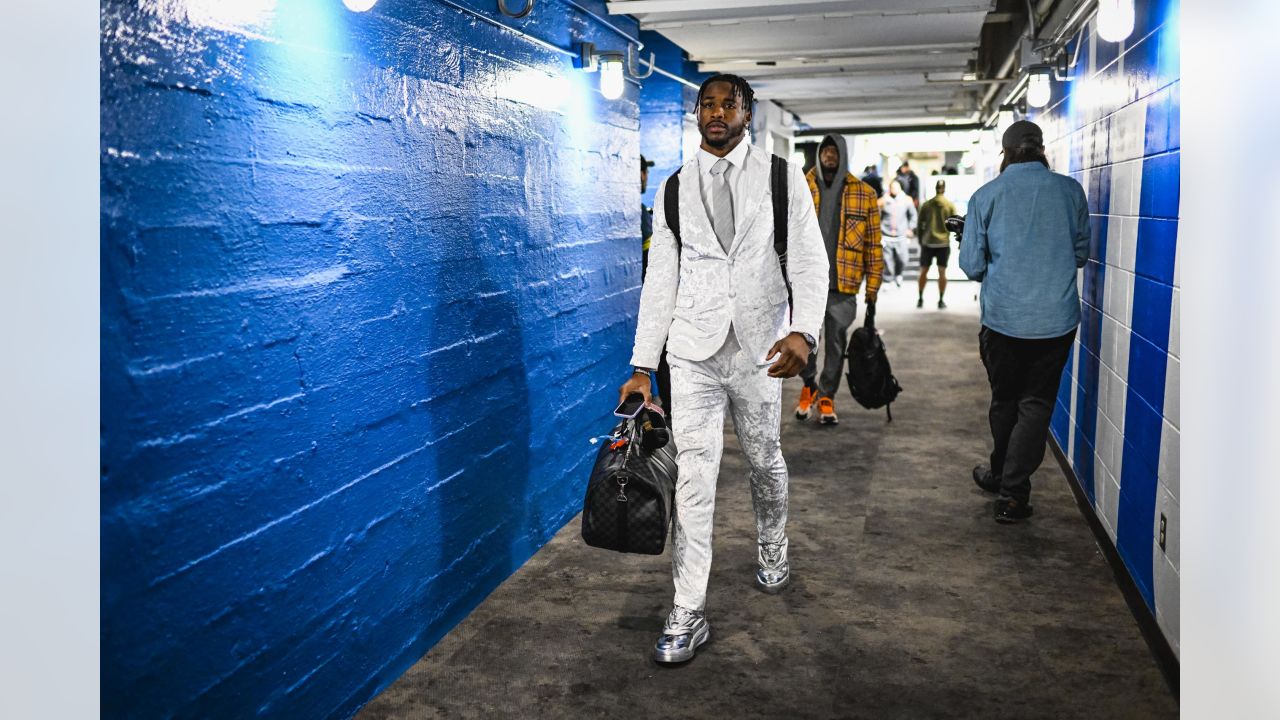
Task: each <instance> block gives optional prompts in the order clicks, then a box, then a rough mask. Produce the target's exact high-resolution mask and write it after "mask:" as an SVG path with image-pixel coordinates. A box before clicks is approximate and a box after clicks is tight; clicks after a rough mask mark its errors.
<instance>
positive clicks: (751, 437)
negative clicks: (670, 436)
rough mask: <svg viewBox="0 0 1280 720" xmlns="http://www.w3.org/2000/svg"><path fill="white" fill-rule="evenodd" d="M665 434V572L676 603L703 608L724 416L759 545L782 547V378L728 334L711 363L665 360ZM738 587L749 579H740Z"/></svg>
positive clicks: (784, 509)
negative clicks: (670, 505) (670, 511)
mask: <svg viewBox="0 0 1280 720" xmlns="http://www.w3.org/2000/svg"><path fill="white" fill-rule="evenodd" d="M670 363H671V396H672V397H671V399H672V419H673V422H674V425H673V427H672V431H673V432H674V435H675V443H676V447H677V448H678V449H679V453H678V454H677V455H676V464H677V465H678V467H679V476H678V478H677V480H676V516H675V533H674V537H673V542H672V549H671V574H672V577H673V579H674V581H675V604H676V605H679V606H681V607H685V608H688V609H690V610H703V609H704V606H705V604H706V600H707V579H708V577H709V576H710V574H711V528H712V521H713V517H714V514H715V500H716V479H717V478H718V477H719V475H720V456H721V453H722V452H723V450H724V418H725V411H726V410H728V411H729V412H732V413H733V424H734V429H735V431H736V432H737V435H738V443H739V444H740V445H741V446H742V450H743V453H744V454H745V455H746V458H747V463H748V464H749V465H750V467H751V501H752V506H753V507H754V508H755V515H756V531H757V533H758V540H759V542H761V543H769V544H781V547H782V552H783V553H784V555H785V552H786V547H787V537H786V526H787V465H786V462H785V461H784V460H783V459H782V447H781V445H780V443H779V441H778V437H779V435H778V432H779V427H778V425H779V422H780V419H781V417H782V380H781V379H779V378H771V377H769V375H768V373H766V372H765V371H764V369H763V368H761V367H760V366H759V365H757V364H756V363H755V361H754V359H753V358H752V357H750V356H749V355H747V354H746V353H745V352H744V351H743V349H742V348H741V347H740V346H739V344H738V340H737V337H736V334H735V333H734V332H733V331H732V330H730V331H729V333H728V335H727V336H726V337H725V341H724V344H723V345H722V346H721V348H720V349H719V350H718V351H717V352H715V353H714V354H713V355H712V356H711V357H709V358H707V359H705V360H700V361H691V360H682V359H680V358H678V357H672V358H670ZM742 582H743V584H744V586H746V584H747V583H749V582H751V578H750V577H749V576H748V577H744V578H743V579H742Z"/></svg>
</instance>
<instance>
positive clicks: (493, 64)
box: [101, 0, 640, 718]
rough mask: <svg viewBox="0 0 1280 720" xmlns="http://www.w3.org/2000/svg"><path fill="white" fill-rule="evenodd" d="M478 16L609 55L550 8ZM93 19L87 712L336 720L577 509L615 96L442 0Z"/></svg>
mask: <svg viewBox="0 0 1280 720" xmlns="http://www.w3.org/2000/svg"><path fill="white" fill-rule="evenodd" d="M461 1H463V2H466V0H461ZM579 2H582V3H585V4H586V5H587V6H588V7H590V8H591V9H593V10H594V11H595V12H597V13H599V14H602V15H603V14H604V4H603V2H600V1H599V0H579ZM517 4H518V3H517ZM469 5H470V7H472V8H473V9H475V10H476V11H477V12H480V13H482V14H485V15H487V16H491V17H493V18H495V19H499V18H500V16H499V15H498V14H497V12H496V11H495V10H494V7H493V5H492V4H490V3H470V4H469ZM499 22H504V23H508V24H510V25H512V26H515V27H519V28H521V29H523V30H525V31H527V32H529V33H531V34H533V35H535V36H537V37H540V38H542V39H544V40H546V41H547V42H550V43H553V44H555V45H557V46H559V47H561V48H569V47H572V46H573V43H574V42H576V41H579V40H587V41H593V42H595V43H596V44H597V45H598V46H600V47H602V48H606V47H607V48H613V47H617V48H622V47H624V41H623V40H622V39H621V38H620V37H619V36H618V35H617V34H615V33H614V32H613V31H611V30H609V29H607V28H605V27H603V26H602V25H600V24H599V23H598V22H597V21H595V20H593V19H591V18H589V17H587V16H585V15H584V14H582V13H580V12H577V11H575V10H572V9H571V8H570V7H569V6H568V5H566V4H563V3H559V2H556V1H555V0H547V1H545V2H539V3H538V6H537V9H536V10H535V12H534V13H533V14H532V15H530V16H529V17H528V18H526V19H524V20H510V19H506V18H501V19H499ZM611 22H613V23H614V24H616V25H618V26H619V27H621V28H625V29H626V30H627V31H628V32H630V33H632V34H634V33H635V32H637V28H636V27H635V23H634V22H632V21H630V20H629V19H627V18H623V17H614V18H611ZM101 32H102V35H101V93H102V105H101V107H102V111H101V151H102V157H101V205H102V216H101V227H102V230H101V267H102V271H101V272H102V275H101V307H102V310H101V332H102V353H101V366H102V395H101V402H102V411H101V412H102V415H101V417H102V428H101V455H102V469H101V508H102V515H101V519H102V524H101V541H102V544H101V553H102V554H101V563H102V577H103V582H102V597H101V623H102V658H101V660H102V663H101V665H102V687H103V694H102V707H103V714H104V716H107V717H137V718H144V717H145V718H151V717H171V716H172V717H201V718H232V717H258V716H262V717H287V718H341V717H347V716H350V715H352V714H353V713H354V712H355V711H356V710H357V709H358V708H359V707H360V706H361V705H362V704H363V703H364V702H366V701H367V700H368V699H369V698H371V697H372V696H374V695H375V694H376V693H377V692H378V691H379V690H380V689H381V688H383V687H385V686H386V685H388V684H389V683H390V682H391V681H393V680H394V679H395V678H396V677H397V676H398V675H399V674H400V673H401V672H403V670H404V669H406V668H407V667H408V666H409V665H411V664H412V662H413V661H414V660H415V659H417V658H418V657H420V656H421V655H422V654H423V653H424V652H425V651H426V650H427V649H428V648H429V647H430V646H431V645H432V644H433V643H434V642H436V640H437V639H438V638H439V637H441V636H442V635H443V634H444V633H445V632H446V631H447V630H448V629H449V628H450V627H452V626H453V625H454V624H455V623H456V622H458V621H459V620H460V619H461V618H462V617H464V616H465V615H466V613H467V612H468V611H469V610H470V609H471V608H473V607H474V606H475V605H476V604H477V603H478V602H480V601H481V600H482V599H483V598H484V597H485V596H486V595H487V594H488V593H489V592H490V591H491V590H492V589H493V588H494V587H495V586H497V585H498V584H499V583H500V582H501V581H502V580H503V579H504V578H506V577H507V576H508V575H509V574H510V573H511V572H512V571H513V570H514V569H516V568H518V567H519V566H520V565H521V564H522V563H524V562H525V560H526V559H527V558H529V557H530V556H531V555H532V554H533V553H534V552H535V551H536V550H537V549H538V548H539V547H540V546H541V545H543V544H544V542H545V541H546V540H548V539H549V538H550V536H551V535H552V534H554V532H555V531H556V530H557V529H559V528H560V527H562V526H563V525H564V523H565V522H566V521H568V520H569V519H570V518H571V517H573V515H574V514H575V513H576V512H577V510H578V509H579V504H580V502H581V492H582V489H583V487H584V486H585V481H586V476H587V473H588V471H589V469H590V459H591V456H592V452H591V450H592V448H591V446H590V445H589V444H588V443H587V442H586V439H587V438H588V437H590V436H592V435H595V434H599V433H600V432H601V431H602V430H601V428H607V427H608V426H609V425H610V422H609V411H610V410H611V409H612V394H613V392H614V388H616V387H617V385H618V383H619V382H620V381H621V378H622V377H623V373H624V370H625V368H626V362H627V359H628V357H629V353H630V345H631V339H632V334H633V328H634V321H635V317H634V316H635V312H636V307H637V305H638V294H639V283H640V260H639V247H638V234H639V230H638V228H639V208H638V207H637V206H638V200H639V188H638V183H637V177H636V166H637V163H638V155H639V142H638V127H637V125H638V115H639V112H638V107H637V88H636V87H635V86H634V85H632V84H628V86H627V89H626V92H625V95H624V96H623V98H622V99H620V100H616V101H606V100H604V99H603V98H602V97H601V96H600V94H599V91H598V80H597V77H596V76H594V75H590V76H588V75H584V74H583V73H581V72H580V71H576V70H573V69H572V64H571V58H569V57H566V56H564V55H562V54H559V53H556V52H554V51H551V50H547V49H544V48H541V47H539V46H537V45H535V44H532V43H530V42H528V41H526V40H523V39H521V38H519V37H516V36H514V35H512V34H510V33H508V32H505V31H503V30H502V29H499V28H495V27H492V26H491V25H488V24H486V23H484V22H479V21H476V20H474V19H473V18H472V17H470V16H468V15H466V14H464V13H463V12H460V11H458V10H456V9H453V8H450V7H448V6H447V5H445V4H444V3H439V2H407V1H400V0H383V1H382V2H380V3H378V5H377V6H376V7H375V8H374V10H373V11H372V12H368V13H362V14H356V13H351V12H348V11H346V10H345V9H344V8H343V6H342V3H341V2H339V1H338V0H332V1H329V0H326V1H324V2H316V1H313V0H279V2H272V1H270V0H262V1H261V2H256V3H254V2H248V3H246V2H239V3H224V2H219V1H218V0H151V1H147V2H140V3H139V2H125V1H122V0H105V1H104V3H103V4H102V8H101Z"/></svg>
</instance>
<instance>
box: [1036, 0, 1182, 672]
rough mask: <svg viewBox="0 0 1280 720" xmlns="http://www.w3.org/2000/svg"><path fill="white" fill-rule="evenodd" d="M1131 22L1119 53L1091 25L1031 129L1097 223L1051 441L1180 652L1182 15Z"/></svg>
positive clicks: (1151, 9)
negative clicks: (1065, 455) (1070, 75)
mask: <svg viewBox="0 0 1280 720" xmlns="http://www.w3.org/2000/svg"><path fill="white" fill-rule="evenodd" d="M1136 11H1137V12H1136V18H1135V20H1136V21H1135V27H1134V30H1133V33H1132V35H1130V37H1129V38H1128V39H1127V40H1126V41H1124V42H1123V43H1118V44H1117V43H1111V42H1107V41H1105V40H1102V39H1101V38H1099V37H1097V35H1096V26H1095V24H1094V23H1092V22H1091V23H1090V24H1089V26H1088V27H1087V32H1086V33H1085V35H1084V36H1083V39H1082V42H1083V43H1084V44H1083V45H1082V46H1081V47H1080V58H1081V61H1080V65H1079V66H1078V67H1077V68H1076V70H1075V72H1074V74H1075V75H1076V79H1075V80H1074V81H1072V82H1070V83H1064V82H1057V83H1055V84H1054V87H1053V101H1052V103H1051V104H1050V106H1049V107H1048V108H1047V109H1046V111H1045V112H1044V113H1041V114H1040V115H1039V116H1038V117H1037V118H1036V119H1037V120H1038V121H1040V122H1041V123H1042V124H1043V125H1044V127H1045V129H1046V138H1049V139H1051V140H1050V142H1049V143H1048V144H1049V152H1050V156H1051V160H1052V162H1053V164H1054V165H1055V167H1056V168H1059V169H1066V170H1067V171H1069V172H1070V173H1071V174H1072V175H1073V176H1074V177H1075V178H1076V179H1078V180H1079V181H1080V183H1081V184H1082V185H1083V186H1084V187H1085V189H1086V192H1087V193H1088V195H1089V210H1090V213H1091V214H1092V216H1093V223H1092V230H1093V242H1092V244H1091V257H1090V259H1089V262H1088V264H1087V265H1086V266H1085V268H1084V270H1083V271H1082V274H1081V275H1082V277H1081V289H1082V292H1081V299H1082V307H1081V310H1082V318H1081V329H1080V333H1079V336H1078V342H1077V344H1076V347H1075V349H1074V353H1073V355H1072V359H1071V362H1070V364H1069V366H1068V368H1069V369H1068V372H1067V373H1066V377H1064V382H1063V383H1062V387H1061V389H1060V392H1059V396H1058V403H1057V407H1056V408H1055V412H1054V419H1053V424H1052V432H1053V435H1054V437H1055V438H1056V440H1057V442H1058V443H1059V444H1060V445H1061V446H1062V447H1063V448H1068V449H1069V450H1070V452H1069V457H1070V458H1071V463H1072V466H1073V469H1074V470H1075V475H1076V478H1077V479H1078V480H1079V482H1080V483H1081V485H1082V486H1083V489H1084V490H1085V492H1086V494H1087V495H1088V496H1089V498H1090V500H1091V501H1092V502H1093V504H1094V507H1095V509H1096V511H1097V513H1098V516H1099V518H1100V519H1101V520H1102V523H1103V525H1104V526H1105V527H1106V528H1107V531H1108V532H1109V533H1110V535H1111V538H1112V540H1113V541H1114V542H1115V543H1116V548H1117V550H1118V551H1119V553H1120V556H1121V558H1122V559H1123V560H1124V562H1125V565H1126V567H1127V568H1128V570H1129V572H1130V574H1131V575H1132V577H1133V579H1134V582H1135V583H1136V584H1137V586H1138V588H1139V590H1140V591H1141V593H1142V594H1143V596H1144V598H1145V599H1146V601H1147V604H1148V605H1149V606H1150V607H1151V609H1152V610H1153V611H1154V612H1155V614H1156V618H1157V620H1158V621H1159V623H1160V627H1161V628H1162V630H1163V631H1164V633H1165V636H1166V637H1167V638H1168V639H1169V641H1170V644H1171V645H1172V646H1173V648H1174V650H1175V652H1176V651H1177V650H1178V645H1179V643H1178V637H1179V635H1178V626H1179V623H1178V617H1179V613H1178V607H1179V602H1178V597H1179V593H1178V589H1179V560H1178V554H1177V548H1178V539H1177V533H1178V516H1179V510H1178V508H1179V495H1180V493H1179V485H1180V479H1179V464H1178V448H1179V429H1178V428H1179V415H1178V405H1179V402H1178V398H1179V388H1178V380H1179V377H1180V372H1179V367H1180V359H1179V358H1180V352H1179V348H1178V342H1177V339H1178V337H1177V336H1178V315H1179V303H1180V300H1179V294H1180V287H1179V281H1178V277H1177V272H1176V267H1177V264H1176V258H1177V234H1178V216H1179V211H1178V209H1179V201H1180V191H1179V179H1178V170H1179V161H1180V156H1181V133H1180V122H1179V107H1180V87H1181V81H1180V75H1181V73H1180V58H1179V53H1178V26H1179V23H1178V13H1179V3H1178V1H1177V0H1139V1H1138V2H1137V3H1136ZM1068 50H1069V51H1072V52H1074V50H1075V46H1074V44H1072V46H1071V47H1069V48H1068ZM1162 514H1163V515H1164V516H1165V518H1166V521H1167V535H1168V541H1167V543H1166V548H1165V549H1163V550H1162V549H1161V548H1160V547H1159V546H1158V541H1157V537H1158V534H1159V516H1160V515H1162Z"/></svg>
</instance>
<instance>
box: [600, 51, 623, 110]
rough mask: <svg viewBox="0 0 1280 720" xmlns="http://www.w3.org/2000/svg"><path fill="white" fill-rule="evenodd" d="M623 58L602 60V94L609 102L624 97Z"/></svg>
mask: <svg viewBox="0 0 1280 720" xmlns="http://www.w3.org/2000/svg"><path fill="white" fill-rule="evenodd" d="M624 82H625V81H624V80H623V77H622V60H621V58H614V57H610V58H600V94H601V95H603V96H605V98H606V99H608V100H617V99H618V98H620V97H622V88H623V84H624Z"/></svg>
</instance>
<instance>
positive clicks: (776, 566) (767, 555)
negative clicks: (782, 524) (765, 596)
mask: <svg viewBox="0 0 1280 720" xmlns="http://www.w3.org/2000/svg"><path fill="white" fill-rule="evenodd" d="M756 560H757V562H758V563H759V565H760V567H759V568H757V569H756V584H758V585H759V586H760V589H761V590H763V591H765V592H767V593H769V594H770V595H774V594H776V593H780V592H782V589H783V588H785V587H786V586H787V583H789V582H791V564H790V563H789V562H787V541H786V540H783V541H782V542H780V543H760V551H759V553H758V555H757V558H756Z"/></svg>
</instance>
